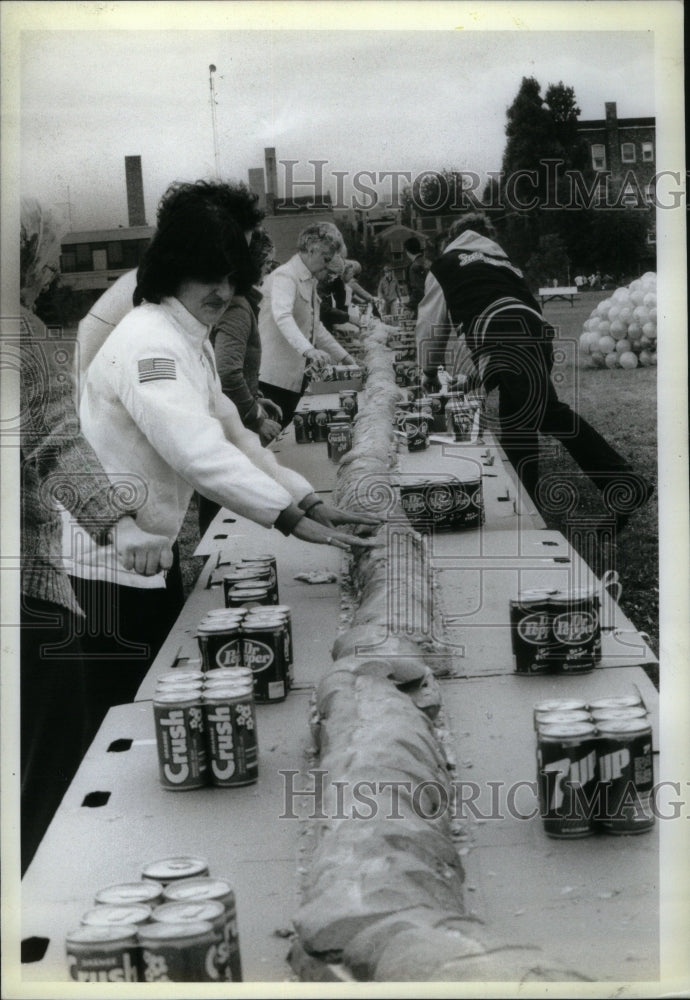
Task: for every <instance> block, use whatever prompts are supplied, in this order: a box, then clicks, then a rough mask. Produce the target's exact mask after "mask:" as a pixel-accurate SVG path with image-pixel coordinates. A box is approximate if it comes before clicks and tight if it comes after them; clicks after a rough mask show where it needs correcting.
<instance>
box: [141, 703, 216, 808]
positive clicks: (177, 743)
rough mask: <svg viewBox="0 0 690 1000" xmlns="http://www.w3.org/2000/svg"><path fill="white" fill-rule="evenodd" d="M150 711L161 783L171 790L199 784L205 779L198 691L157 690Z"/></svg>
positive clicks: (205, 767)
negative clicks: (151, 711)
mask: <svg viewBox="0 0 690 1000" xmlns="http://www.w3.org/2000/svg"><path fill="white" fill-rule="evenodd" d="M153 715H154V721H155V727H156V744H157V747H158V769H159V774H160V782H161V785H162V786H163V788H166V789H169V790H171V791H188V790H189V789H192V788H201V787H202V786H203V785H205V784H206V781H207V763H206V740H205V738H204V719H203V712H202V709H201V692H200V691H192V690H187V689H180V690H173V691H170V692H168V691H165V690H163V691H160V690H157V691H156V693H155V694H154V698H153Z"/></svg>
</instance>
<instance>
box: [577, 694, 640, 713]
mask: <svg viewBox="0 0 690 1000" xmlns="http://www.w3.org/2000/svg"><path fill="white" fill-rule="evenodd" d="M588 707H589V708H590V710H594V709H599V708H644V702H643V701H642V698H641V696H640V695H639V694H619V695H613V696H609V697H608V698H595V700H594V701H590V703H589V706H588Z"/></svg>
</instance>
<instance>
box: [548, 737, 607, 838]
mask: <svg viewBox="0 0 690 1000" xmlns="http://www.w3.org/2000/svg"><path fill="white" fill-rule="evenodd" d="M537 782H538V788H539V805H540V810H541V816H542V821H543V824H544V832H545V833H546V834H547V836H549V837H556V838H560V839H574V838H580V837H589V836H591V835H592V834H593V833H594V815H595V812H596V788H597V744H596V732H595V729H594V726H593V725H592V724H591V723H587V722H571V723H568V722H565V723H559V724H558V725H554V726H544V727H543V728H542V729H540V730H539V731H538V733H537Z"/></svg>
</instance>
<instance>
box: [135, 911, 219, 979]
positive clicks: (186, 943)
mask: <svg viewBox="0 0 690 1000" xmlns="http://www.w3.org/2000/svg"><path fill="white" fill-rule="evenodd" d="M139 944H140V946H141V967H142V979H143V981H144V982H147V983H157V982H171V983H217V982H218V981H219V979H220V977H219V975H218V965H217V962H216V953H217V949H218V935H217V932H216V931H215V930H214V928H213V926H212V924H210V923H209V922H208V921H207V920H200V921H195V922H194V923H177V924H169V923H163V922H162V921H154V922H153V923H150V924H146V925H144V926H143V927H141V928H140V929H139Z"/></svg>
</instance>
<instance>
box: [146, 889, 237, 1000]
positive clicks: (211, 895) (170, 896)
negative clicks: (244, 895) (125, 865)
mask: <svg viewBox="0 0 690 1000" xmlns="http://www.w3.org/2000/svg"><path fill="white" fill-rule="evenodd" d="M165 898H166V900H168V901H170V902H185V901H193V900H195V901H200V900H205V899H214V900H217V901H218V902H220V903H222V904H223V906H224V908H225V940H226V944H227V946H228V965H229V967H230V979H231V981H232V982H233V983H241V982H242V959H241V954H240V938H239V930H238V926H237V905H236V902H235V893H234V891H233V888H232V886H231V884H230V882H229V880H228V879H225V878H212V877H211V876H203V877H201V878H188V879H184V880H183V881H182V882H178V883H176V884H174V885H169V886H168V887H167V888H166V890H165Z"/></svg>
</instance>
